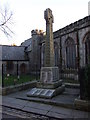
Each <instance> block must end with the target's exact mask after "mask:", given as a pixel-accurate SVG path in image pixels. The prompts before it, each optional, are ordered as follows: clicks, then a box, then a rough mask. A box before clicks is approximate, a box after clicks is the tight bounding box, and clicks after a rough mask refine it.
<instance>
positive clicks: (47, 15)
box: [44, 8, 54, 23]
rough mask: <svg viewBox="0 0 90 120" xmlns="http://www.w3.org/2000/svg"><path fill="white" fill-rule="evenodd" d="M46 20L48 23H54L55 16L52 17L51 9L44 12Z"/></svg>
mask: <svg viewBox="0 0 90 120" xmlns="http://www.w3.org/2000/svg"><path fill="white" fill-rule="evenodd" d="M44 19H45V20H46V22H47V23H53V22H54V19H53V15H52V10H51V9H50V8H47V9H46V10H45V11H44Z"/></svg>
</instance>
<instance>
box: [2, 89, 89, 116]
mask: <svg viewBox="0 0 90 120" xmlns="http://www.w3.org/2000/svg"><path fill="white" fill-rule="evenodd" d="M27 91H28V90H26V91H21V92H17V93H13V94H10V95H7V96H3V106H7V107H12V108H15V109H20V110H23V111H26V112H31V113H35V114H41V115H46V116H50V117H55V118H88V117H89V114H90V113H89V112H84V111H79V110H74V109H73V105H74V99H75V98H77V97H78V93H79V92H78V91H77V90H75V89H74V94H73V89H67V90H66V91H65V92H66V93H65V92H64V93H63V94H62V95H58V96H56V97H54V98H52V99H49V100H48V99H43V98H35V97H27V95H26V93H27ZM69 91H70V93H69ZM68 93H69V94H68ZM42 102H43V103H42ZM50 102H51V103H52V104H49V103H50ZM47 103H48V104H47ZM55 103H58V104H61V105H62V104H65V105H67V104H69V105H71V106H72V109H68V108H64V107H62V106H60V105H59V106H56V104H55Z"/></svg>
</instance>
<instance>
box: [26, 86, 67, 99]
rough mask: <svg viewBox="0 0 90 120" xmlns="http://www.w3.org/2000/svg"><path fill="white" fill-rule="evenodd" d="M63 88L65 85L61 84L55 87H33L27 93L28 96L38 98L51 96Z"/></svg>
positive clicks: (60, 91)
mask: <svg viewBox="0 0 90 120" xmlns="http://www.w3.org/2000/svg"><path fill="white" fill-rule="evenodd" d="M64 89H65V86H64V85H62V86H60V87H58V88H56V89H43V88H33V89H31V91H29V92H28V93H27V96H28V97H40V98H52V97H54V96H56V95H58V94H60V93H62V92H63V91H64Z"/></svg>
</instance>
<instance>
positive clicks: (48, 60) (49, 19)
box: [44, 8, 55, 67]
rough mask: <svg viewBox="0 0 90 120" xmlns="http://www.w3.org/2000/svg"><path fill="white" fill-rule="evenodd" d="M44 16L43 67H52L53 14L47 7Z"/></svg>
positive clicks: (53, 62)
mask: <svg viewBox="0 0 90 120" xmlns="http://www.w3.org/2000/svg"><path fill="white" fill-rule="evenodd" d="M44 18H45V20H46V41H45V67H54V66H55V57H54V42H53V24H52V23H53V15H52V11H51V10H50V9H49V8H48V9H46V11H45V12H44Z"/></svg>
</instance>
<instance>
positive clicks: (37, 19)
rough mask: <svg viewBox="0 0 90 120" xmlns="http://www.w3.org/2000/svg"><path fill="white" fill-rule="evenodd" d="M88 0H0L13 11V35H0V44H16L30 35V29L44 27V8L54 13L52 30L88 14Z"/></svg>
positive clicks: (42, 28) (2, 4) (43, 28)
mask: <svg viewBox="0 0 90 120" xmlns="http://www.w3.org/2000/svg"><path fill="white" fill-rule="evenodd" d="M88 2H89V0H0V3H1V6H4V5H7V6H9V8H10V9H11V10H12V11H13V13H14V16H13V20H14V23H15V24H14V25H13V31H14V32H15V35H14V36H13V37H12V38H10V39H7V38H6V37H5V36H4V35H2V34H1V36H0V44H9V45H11V44H13V43H15V44H17V45H20V43H21V42H23V41H24V40H26V39H28V38H30V37H31V30H33V29H41V30H44V31H45V29H46V26H45V20H44V10H45V9H46V8H51V10H52V12H53V15H54V24H53V31H56V30H58V29H60V28H62V27H65V26H66V25H69V24H70V23H73V22H75V21H77V20H79V19H82V18H83V17H86V16H87V15H88Z"/></svg>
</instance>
